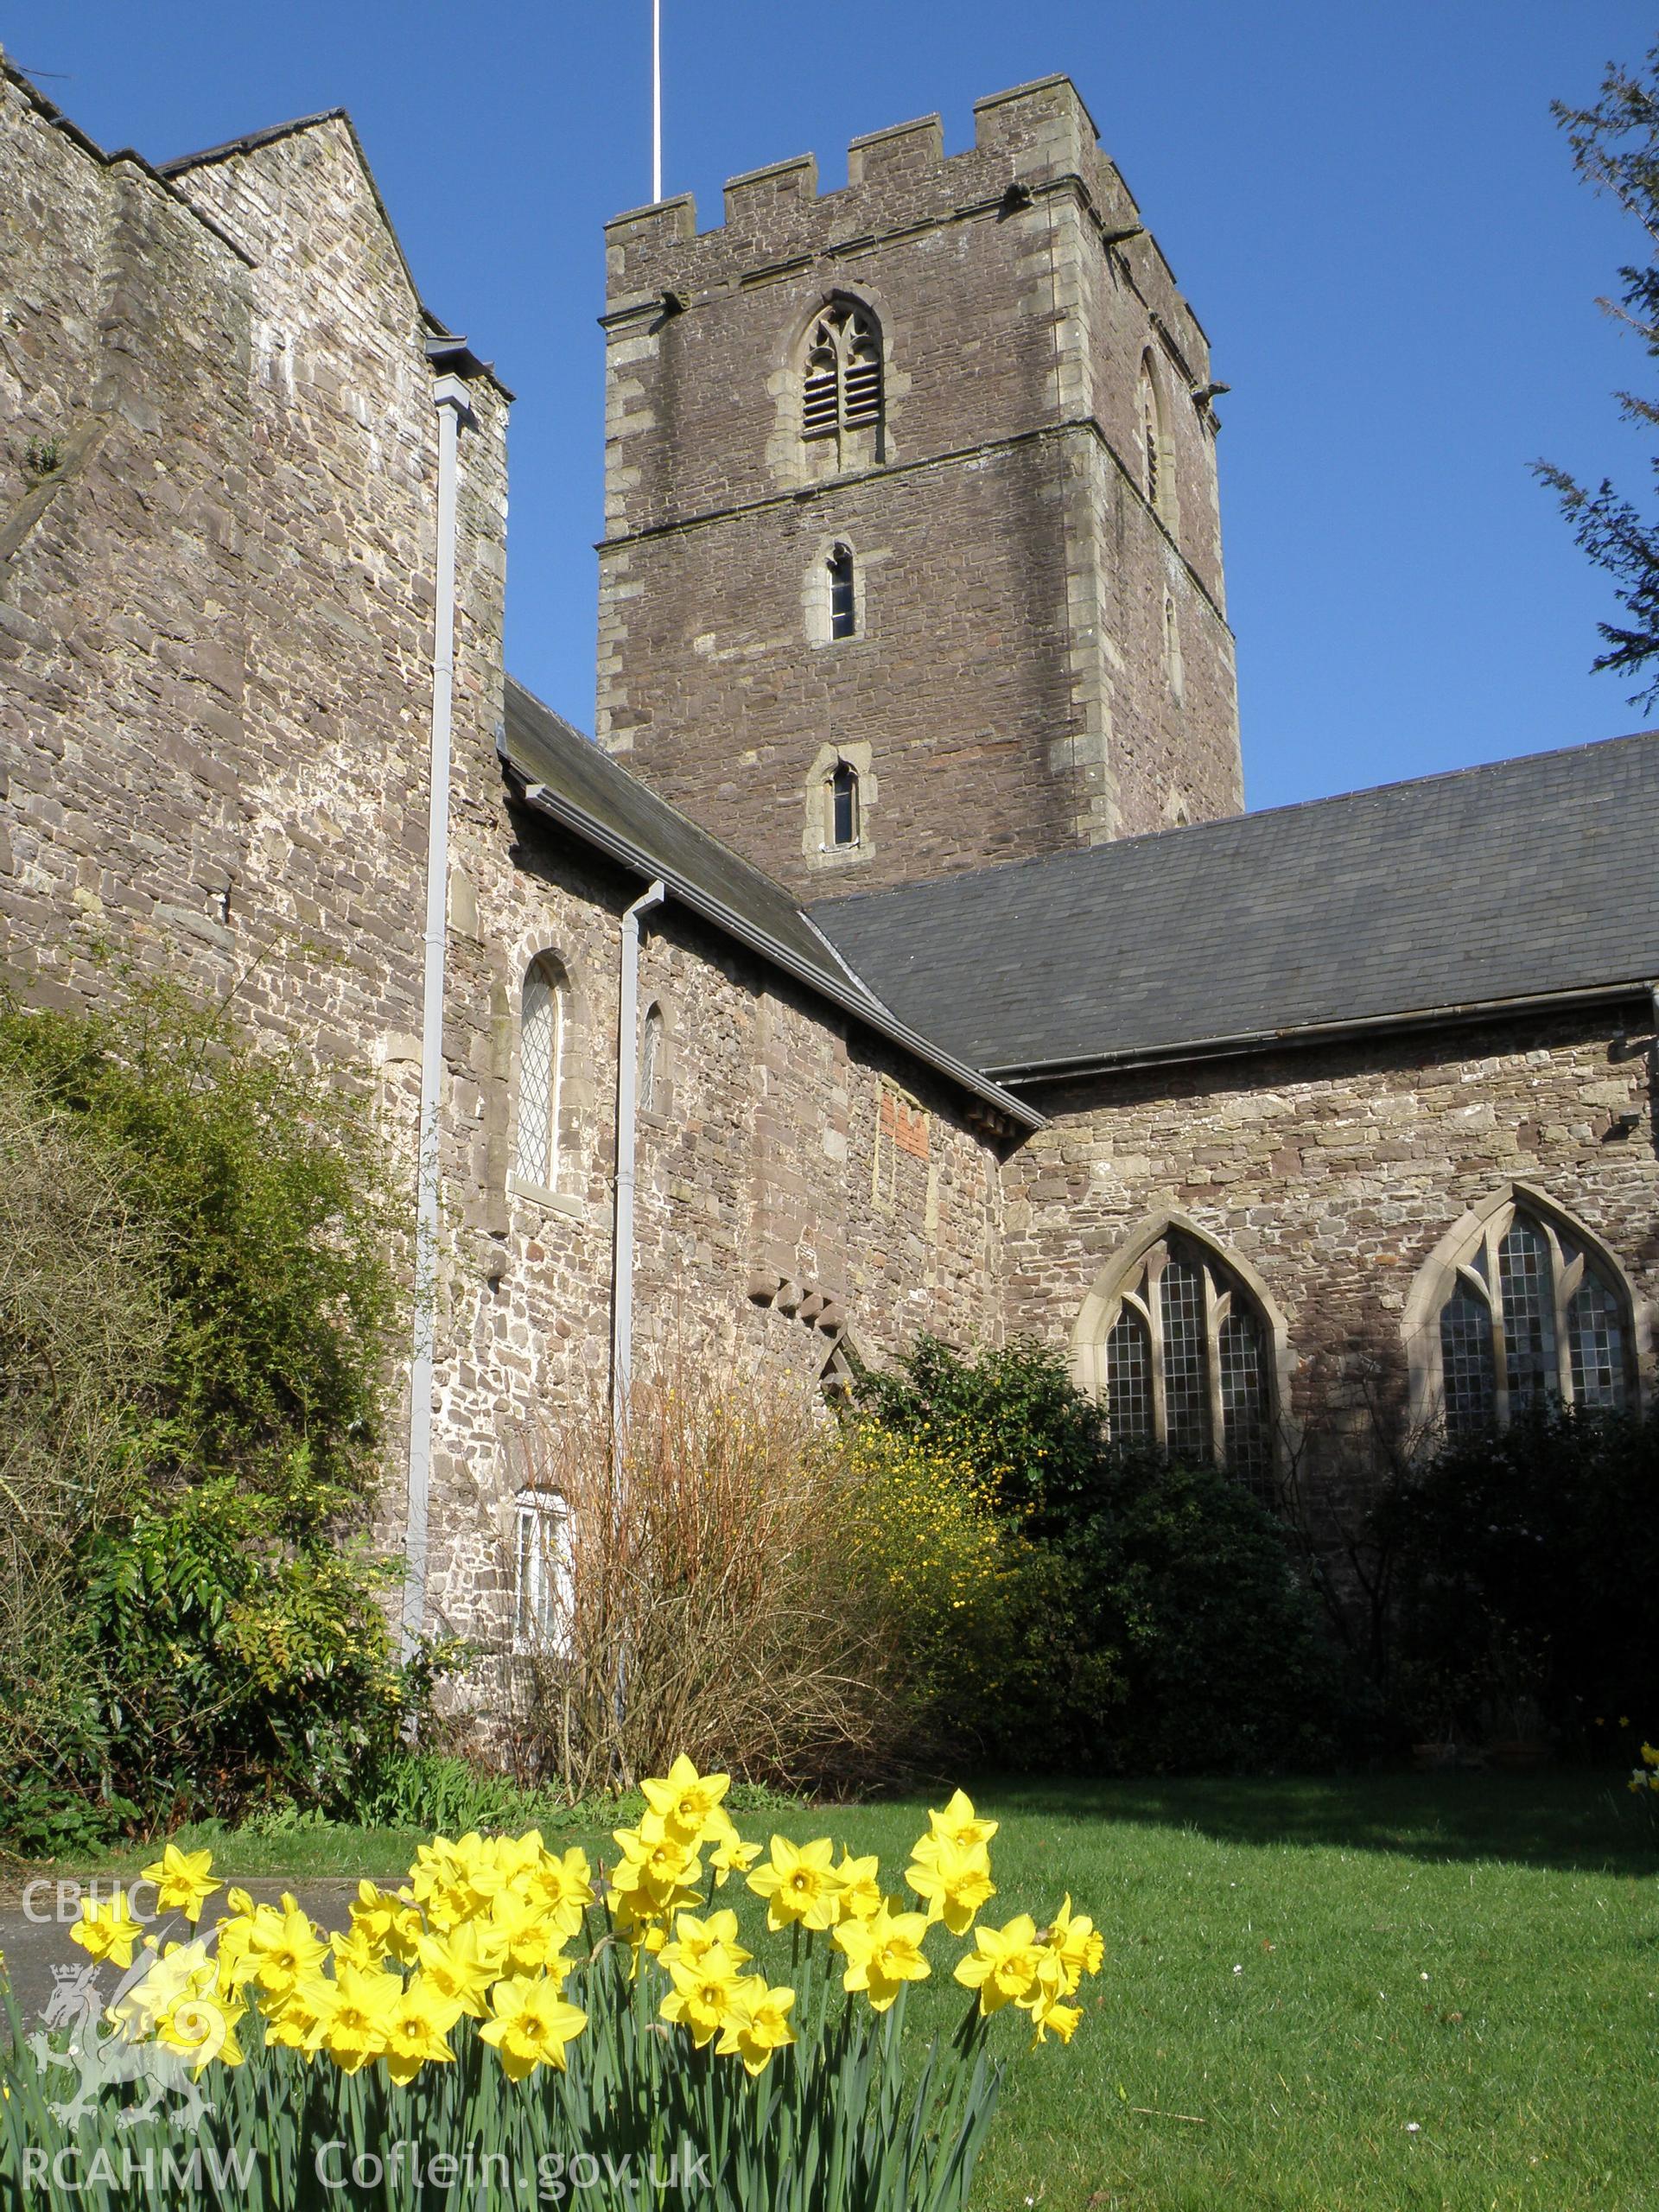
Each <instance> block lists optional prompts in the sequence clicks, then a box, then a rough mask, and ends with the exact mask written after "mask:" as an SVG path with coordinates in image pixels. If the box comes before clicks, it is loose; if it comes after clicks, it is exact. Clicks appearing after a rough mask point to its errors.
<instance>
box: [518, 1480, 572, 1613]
mask: <svg viewBox="0 0 1659 2212" xmlns="http://www.w3.org/2000/svg"><path fill="white" fill-rule="evenodd" d="M571 1595H572V1592H571V1582H570V1541H569V1509H568V1508H567V1506H566V1504H565V1502H564V1500H563V1498H562V1497H558V1496H557V1495H556V1493H555V1492H553V1491H539V1490H524V1491H519V1493H518V1498H517V1500H516V1501H515V1503H514V1507H513V1576H512V1640H513V1644H514V1648H515V1649H518V1650H519V1651H528V1652H549V1651H563V1650H564V1649H567V1648H568V1645H569V1634H570V1606H571Z"/></svg>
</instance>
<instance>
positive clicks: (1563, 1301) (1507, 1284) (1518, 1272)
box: [1429, 1199, 1632, 1436]
mask: <svg viewBox="0 0 1659 2212" xmlns="http://www.w3.org/2000/svg"><path fill="white" fill-rule="evenodd" d="M1433 1319H1434V1325H1433V1329H1432V1330H1431V1331H1430V1332H1429V1336H1430V1339H1431V1346H1432V1351H1433V1356H1434V1357H1435V1359H1436V1361H1437V1362H1438V1370H1439V1372H1438V1375H1437V1376H1434V1377H1433V1384H1434V1385H1435V1386H1437V1387H1433V1389H1432V1391H1431V1396H1432V1399H1433V1402H1435V1403H1436V1404H1437V1405H1438V1410H1439V1413H1440V1418H1441V1420H1442V1421H1444V1423H1445V1426H1446V1433H1447V1434H1448V1435H1451V1436H1469V1435H1472V1434H1475V1433H1478V1431H1480V1430H1481V1429H1484V1428H1490V1427H1494V1426H1497V1427H1502V1426H1503V1423H1504V1422H1506V1421H1509V1420H1510V1419H1511V1418H1512V1417H1513V1416H1514V1415H1515V1414H1517V1413H1520V1412H1521V1411H1522V1410H1523V1409H1524V1408H1526V1407H1528V1406H1531V1405H1536V1404H1539V1403H1540V1402H1542V1401H1543V1400H1546V1399H1549V1398H1555V1399H1559V1400H1560V1402H1562V1403H1563V1404H1564V1405H1569V1406H1592V1407H1605V1408H1616V1407H1618V1406H1622V1405H1624V1403H1625V1402H1626V1400H1627V1399H1628V1397H1629V1395H1630V1355H1631V1349H1632V1331H1631V1326H1630V1313H1629V1310H1628V1301H1627V1300H1626V1298H1625V1294H1624V1287H1623V1286H1622V1285H1621V1284H1620V1283H1619V1282H1618V1280H1617V1279H1616V1277H1615V1275H1614V1274H1613V1271H1612V1270H1611V1268H1609V1267H1608V1266H1607V1265H1606V1263H1605V1262H1604V1261H1603V1260H1601V1259H1600V1258H1599V1256H1598V1255H1596V1254H1595V1253H1594V1252H1593V1251H1592V1249H1591V1244H1590V1240H1589V1238H1588V1237H1587V1236H1582V1235H1580V1234H1578V1233H1575V1231H1574V1230H1573V1226H1572V1224H1570V1223H1569V1222H1568V1221H1567V1219H1566V1218H1565V1217H1555V1216H1554V1215H1552V1214H1551V1213H1548V1212H1546V1211H1545V1210H1544V1209H1543V1208H1542V1207H1541V1206H1532V1205H1528V1204H1527V1202H1526V1201H1525V1199H1517V1200H1516V1201H1513V1202H1511V1203H1510V1204H1508V1205H1503V1206H1502V1207H1500V1208H1498V1210H1497V1211H1496V1212H1494V1213H1493V1214H1491V1217H1489V1218H1488V1219H1487V1220H1486V1221H1484V1222H1483V1223H1482V1224H1481V1226H1480V1229H1479V1231H1478V1235H1477V1236H1476V1237H1475V1238H1474V1240H1473V1241H1472V1242H1471V1244H1470V1246H1469V1247H1468V1249H1466V1250H1465V1253H1464V1255H1463V1256H1462V1258H1461V1259H1459V1261H1458V1262H1457V1263H1456V1265H1455V1267H1454V1268H1452V1269H1451V1270H1450V1272H1449V1274H1448V1276H1447V1279H1446V1285H1445V1291H1444V1295H1443V1297H1442V1299H1441V1301H1440V1308H1439V1312H1438V1313H1437V1314H1436V1315H1435V1316H1434V1317H1433Z"/></svg>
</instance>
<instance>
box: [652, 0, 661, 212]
mask: <svg viewBox="0 0 1659 2212" xmlns="http://www.w3.org/2000/svg"><path fill="white" fill-rule="evenodd" d="M662 196H663V0H651V197H652V203H653V204H655V202H656V201H658V200H660V199H661V198H662Z"/></svg>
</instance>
